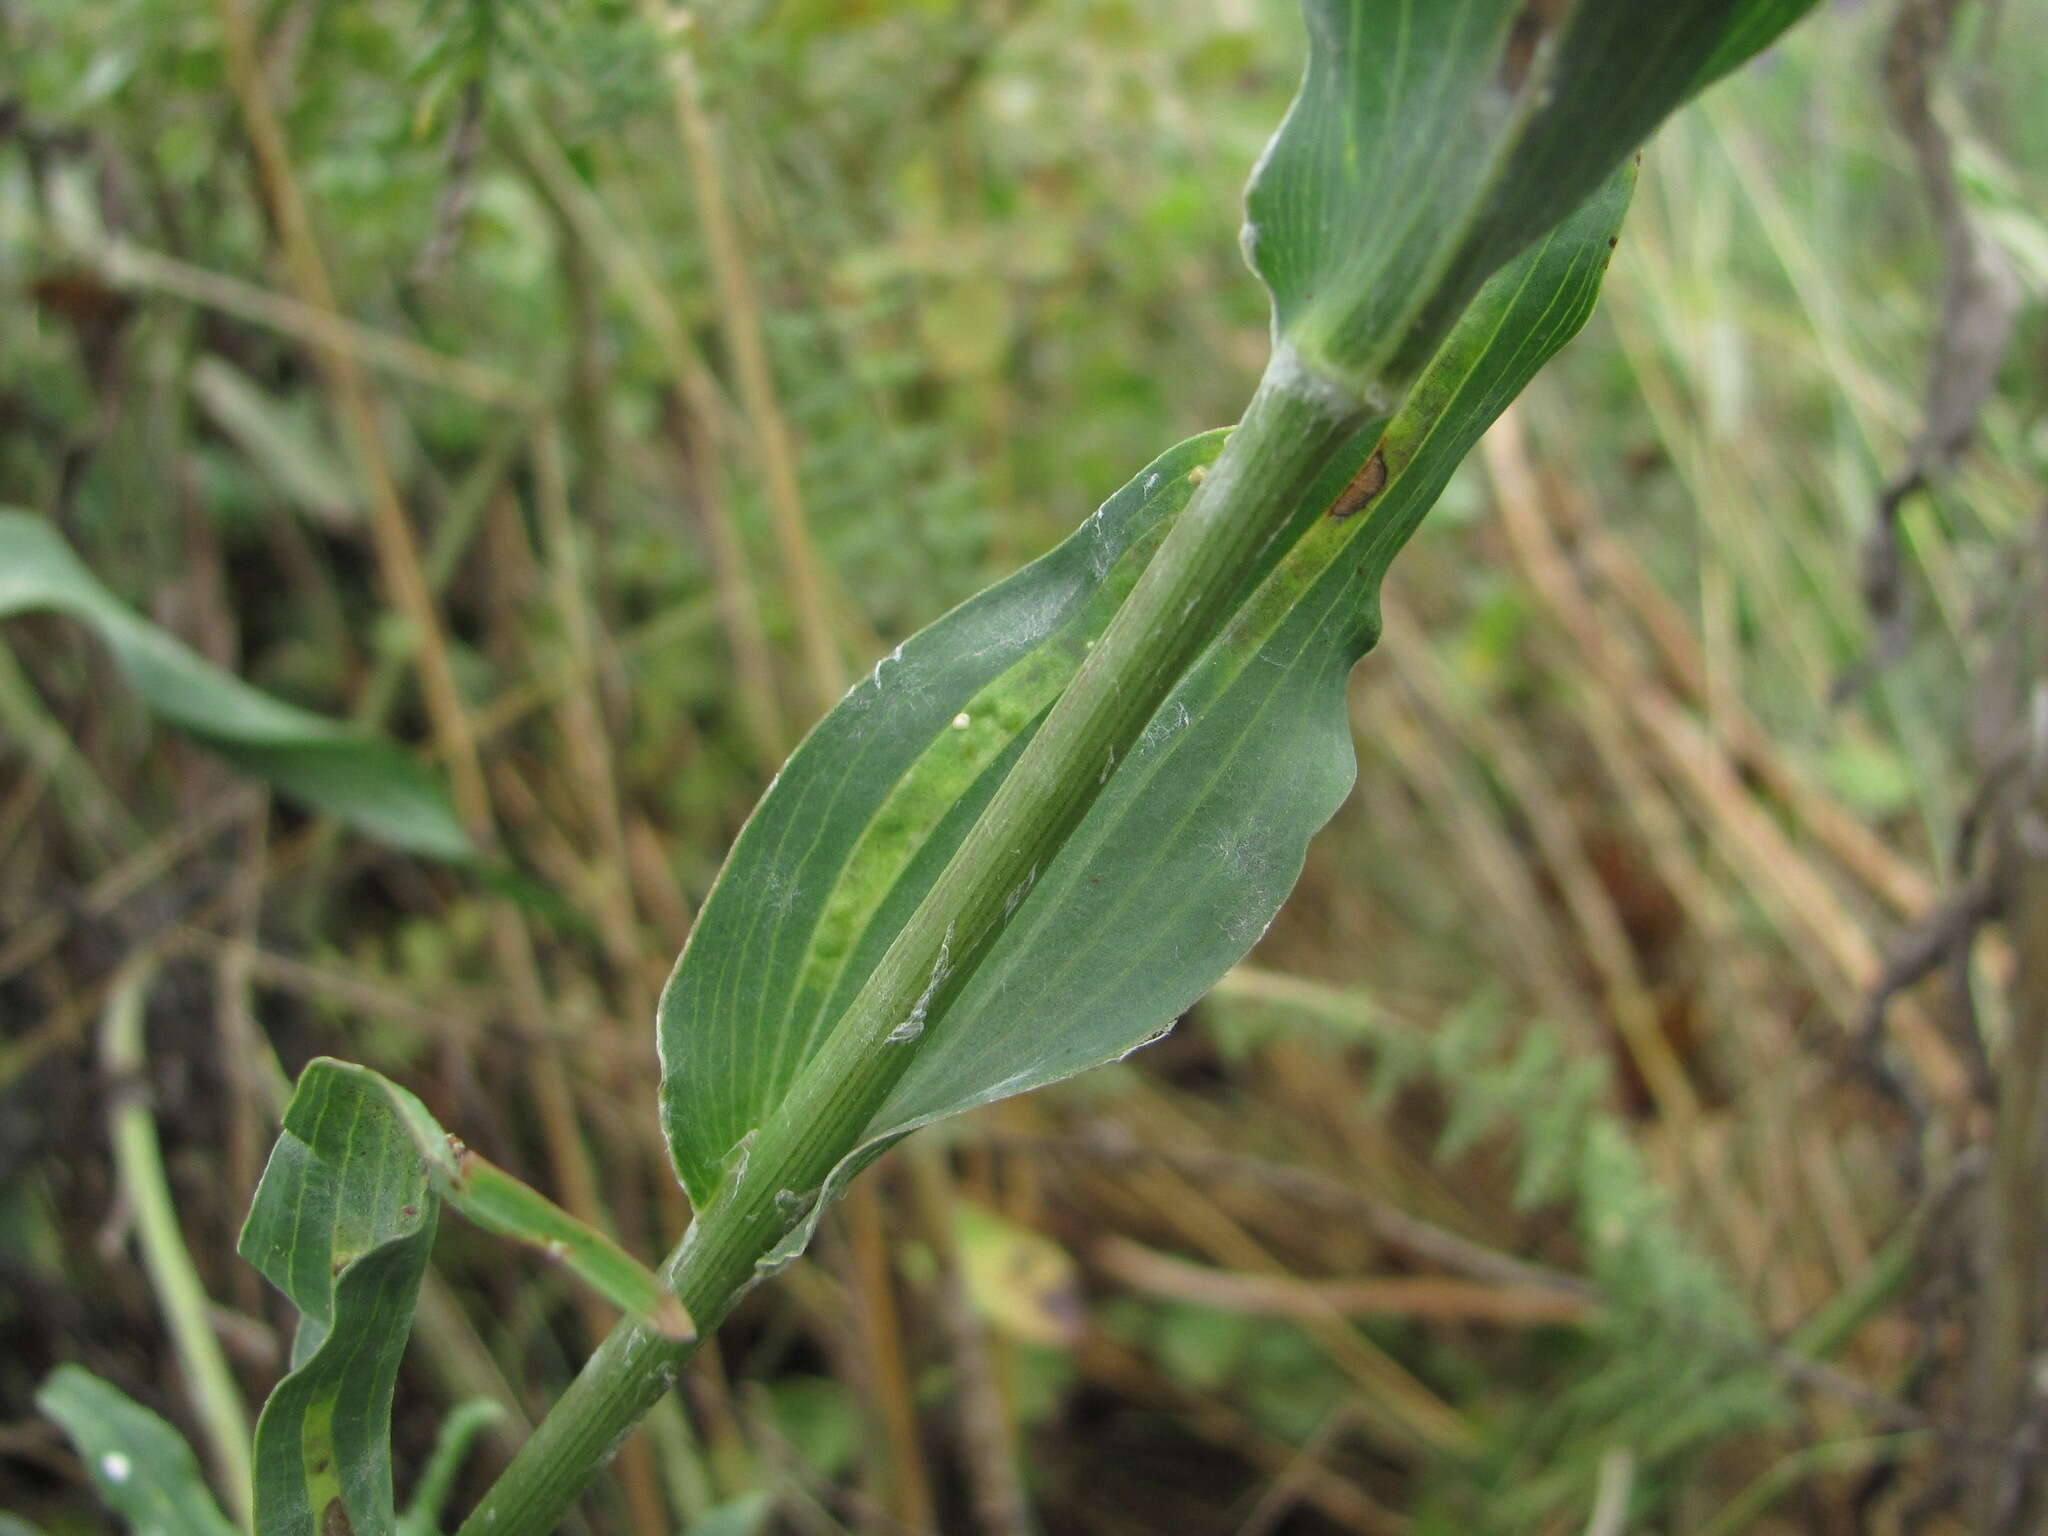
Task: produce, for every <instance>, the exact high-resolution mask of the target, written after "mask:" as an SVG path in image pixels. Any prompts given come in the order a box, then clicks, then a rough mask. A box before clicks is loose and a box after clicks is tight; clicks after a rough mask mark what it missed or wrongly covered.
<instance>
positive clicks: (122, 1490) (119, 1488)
mask: <svg viewBox="0 0 2048 1536" xmlns="http://www.w3.org/2000/svg"><path fill="white" fill-rule="evenodd" d="M36 1406H37V1407H38V1408H40V1409H41V1410H42V1411H43V1412H44V1413H46V1414H48V1415H49V1416H50V1417H51V1418H53V1419H55V1420H56V1421H57V1422H58V1423H59V1424H61V1425H63V1426H64V1432H65V1433H66V1434H67V1435H69V1436H70V1437H71V1443H72V1444H73V1445H74V1446H76V1447H77V1448H78V1454H79V1456H80V1458H81V1459H82V1460H83V1461H84V1462H85V1465H86V1470H87V1471H89V1472H90V1473H91V1474H92V1480H93V1484H94V1486H96V1487H97V1488H98V1489H99V1491H100V1497H101V1498H103V1499H105V1500H106V1501H107V1506H108V1507H109V1508H110V1509H112V1510H113V1511H114V1512H115V1513H116V1514H118V1515H120V1516H121V1518H122V1519H123V1520H126V1521H127V1522H128V1524H129V1526H130V1528H131V1529H133V1530H135V1531H137V1532H147V1533H150V1536H234V1530H235V1528H234V1526H233V1525H232V1524H231V1523H230V1522H229V1521H228V1518H227V1516H225V1515H223V1514H222V1513H221V1512H220V1506H219V1505H218V1504H216V1503H214V1501H213V1495H212V1494H211V1493H209V1492H208V1491H207V1487H206V1482H205V1479H203V1478H202V1477H201V1476H200V1475H199V1463H198V1461H197V1460H196V1459H195V1458H194V1457H193V1455H192V1448H191V1447H190V1446H189V1445H187V1444H186V1443H185V1437H184V1436H183V1435H181V1434H179V1433H178V1432H177V1431H176V1430H175V1429H173V1428H171V1426H170V1425H168V1424H166V1423H165V1422H164V1421H163V1420H162V1419H161V1418H159V1417H157V1415H155V1414H154V1413H151V1412H150V1411H149V1410H148V1409H147V1408H145V1407H143V1406H142V1405H141V1404H140V1403H138V1402H136V1401H135V1400H134V1399H133V1398H131V1397H129V1396H128V1395H127V1394H126V1393H125V1392H123V1391H121V1389H120V1388H118V1387H116V1386H113V1385H112V1384H111V1383H108V1382H105V1381H102V1380H100V1378H99V1377H97V1376H95V1375H93V1374H92V1372H90V1371H86V1370H81V1369H80V1368H79V1367H77V1366H75V1365H60V1366H58V1367H57V1369H56V1370H55V1371H53V1372H52V1373H51V1375H50V1379H49V1380H48V1381H46V1382H44V1383H43V1389H42V1390H41V1391H40V1392H38V1393H37V1394H36Z"/></svg>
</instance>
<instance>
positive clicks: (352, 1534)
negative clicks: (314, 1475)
mask: <svg viewBox="0 0 2048 1536" xmlns="http://www.w3.org/2000/svg"><path fill="white" fill-rule="evenodd" d="M320 1536H356V1528H355V1527H354V1526H353V1525H351V1524H350V1523H349V1518H348V1510H347V1509H345V1508H344V1507H343V1506H342V1502H341V1500H340V1499H329V1500H328V1501H327V1507H326V1508H325V1509H323V1510H321V1511H320Z"/></svg>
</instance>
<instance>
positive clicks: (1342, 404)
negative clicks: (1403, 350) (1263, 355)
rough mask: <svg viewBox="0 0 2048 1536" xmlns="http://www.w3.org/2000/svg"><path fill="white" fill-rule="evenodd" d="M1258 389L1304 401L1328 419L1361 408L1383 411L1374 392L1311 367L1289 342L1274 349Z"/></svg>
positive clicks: (1283, 342) (1346, 414) (1345, 414)
mask: <svg viewBox="0 0 2048 1536" xmlns="http://www.w3.org/2000/svg"><path fill="white" fill-rule="evenodd" d="M1261 387H1262V388H1271V389H1274V390H1277V391H1278V392H1279V393H1281V394H1283V395H1288V396H1291V397H1292V398H1294V399H1296V400H1302V401H1305V402H1307V403H1308V404H1309V405H1312V406H1314V407H1315V408H1316V409H1317V410H1319V411H1322V412H1323V413H1325V414H1326V415H1329V416H1339V417H1341V416H1348V415H1350V414H1351V413H1352V412H1353V411H1355V410H1357V409H1358V407H1359V406H1360V405H1361V404H1364V405H1366V406H1368V407H1370V408H1372V409H1374V410H1381V409H1383V408H1384V407H1383V405H1382V403H1381V402H1380V401H1379V400H1378V399H1377V398H1376V394H1377V392H1376V391H1374V390H1372V389H1369V388H1367V387H1365V386H1363V385H1356V384H1352V383H1349V382H1347V381H1345V380H1342V379H1337V378H1333V377H1332V376H1331V375H1329V374H1328V373H1325V372H1323V371H1322V370H1321V369H1319V368H1315V367H1312V366H1311V365H1310V364H1309V363H1308V362H1307V360H1306V359H1304V358H1303V357H1302V355H1301V354H1300V353H1299V352H1297V351H1296V350H1295V349H1294V344H1293V343H1292V342H1290V341H1282V342H1280V343H1278V344H1277V345H1276V346H1275V347H1274V348H1273V360H1272V361H1271V362H1269V363H1268V364H1266V379H1265V383H1264V384H1263V385H1262V386H1261Z"/></svg>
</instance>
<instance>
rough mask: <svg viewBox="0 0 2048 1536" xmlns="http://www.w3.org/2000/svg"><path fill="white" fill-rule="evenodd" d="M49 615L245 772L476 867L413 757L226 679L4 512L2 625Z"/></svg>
mask: <svg viewBox="0 0 2048 1536" xmlns="http://www.w3.org/2000/svg"><path fill="white" fill-rule="evenodd" d="M39 610H40V611H49V612H56V613H63V614H67V615H69V616H70V617H72V618H75V619H79V620H81V621H83V622H84V623H86V624H89V625H90V626H91V627H92V628H93V630H94V631H95V632H96V633H97V634H98V635H99V637H100V639H101V640H102V641H104V642H105V643H106V645H107V648H108V649H109V650H111V651H112V652H113V653H114V660H115V661H116V662H117V663H118V664H119V665H120V668H121V671H122V672H123V673H124V674H125V675H126V676H127V678H128V681H129V683H130V684H132V685H133V687H134V688H135V691H136V692H137V693H139V694H141V695H142V698H143V701H144V702H145V703H147V704H148V705H149V707H150V708H151V709H152V710H154V711H155V712H156V713H157V714H158V715H159V716H161V717H162V718H163V720H164V721H165V722H166V723H167V724H169V725H171V726H173V727H175V728H176V729H178V730H180V731H183V732H184V733H185V734H186V735H188V736H190V737H192V738H193V739H194V740H195V741H198V742H200V743H202V744H203V745H205V746H206V747H208V748H210V749H211V750H213V751H214V752H217V753H219V754H220V755H221V756H222V757H223V758H225V759H227V761H228V762H229V763H231V764H233V765H234V766H235V767H236V768H237V769H239V770H241V771H242V772H244V773H247V774H249V775H251V776H252V777H255V778H259V779H262V780H263V781H264V782H266V783H268V784H271V785H274V786H275V787H276V788H277V789H278V790H279V791H281V792H282V793H284V794H286V795H289V796H291V797H292V798H293V799H296V800H299V801H301V802H303V803H304V804H306V805H308V806H311V807H313V808H314V809H316V810H321V811H327V812H330V813H332V814H333V815H336V816H339V817H341V818H342V819H343V820H345V821H348V822H350V823H352V824H353V825H355V826H356V827H358V828H360V829H361V830H362V831H364V832H366V833H368V834H369V835H370V836H372V837H376V838H379V839H381V840H383V841H384V842H387V843H391V844H393V845H394V846H396V847H400V848H406V849H410V850H412V851H413V852H415V853H423V854H427V855H429V856H431V857H433V858H440V859H466V858H468V857H469V856H470V855H471V853H472V851H473V850H472V849H471V847H470V843H469V839H468V837H467V836H466V835H465V834H464V832H463V830H462V825H461V823H460V822H458V821H457V820H456V818H455V813H454V811H453V810H452V809H451V808H450V807H449V804H448V798H447V795H446V793H445V792H444V790H443V789H442V787H441V784H440V781H439V780H438V779H437V778H436V777H435V776H434V775H433V774H431V773H429V772H427V771H426V770H425V769H423V768H421V767H420V766H419V764H417V763H416V762H414V761H413V760H412V759H411V758H410V757H408V756H407V755H406V754H405V753H403V752H401V751H399V750H398V749H397V748H396V747H393V746H392V745H390V744H389V743H388V742H384V741H380V740H378V739H377V738H375V737H373V736H368V735H365V734H364V733H363V732H361V731H357V730H354V729H351V728H350V727H348V726H345V725H342V724H340V723H339V722H337V721H334V720H329V719H327V718H326V717H325V716H323V715H316V714H312V713H310V712H309V711H307V710H303V709H298V708H295V707H294V706H292V705H290V704H286V703H284V702H282V701H281V700H278V699H274V698H272V697H271V696H270V695H269V694H266V693H262V692H260V691H258V690H257V689H255V688H251V687H250V686H249V685H248V684H247V683H244V682H242V681H241V680H240V679H239V678H236V677H233V676H230V675H229V674H228V673H226V672H223V671H221V670H220V669H219V668H218V667H215V666H214V665H213V664H212V663H210V662H208V661H206V660H205V659H204V658H202V657H200V656H199V655H197V654H196V653H194V652H193V651H192V650H191V649H189V648H188V647H187V646H185V645H183V644H182V643H180V642H179V641H178V640H176V639H174V638H173V637H172V636H170V635H167V634H165V633H164V632H163V631H162V630H161V629H158V628H157V627H156V626H155V625H153V624H150V623H147V622H146V621H144V620H143V619H141V618H139V617H137V616H136V614H134V613H133V612H131V611H130V610H129V609H128V608H127V607H126V606H125V605H124V604H122V603H121V602H120V600H119V599H117V598H116V597H115V596H114V595H113V593H111V592H109V591H108V590H107V589H106V587H105V586H103V585H102V584H101V583H100V581H99V578H97V577H96V576H94V575H93V574H92V572H91V571H89V570H87V569H86V567H85V565H84V563H83V562H82V561H80V560H79V558H78V556H77V555H76V554H74V553H73V552H72V550H71V547H70V546H69V545H68V544H66V543H65V542H64V540H63V538H62V537H61V536H60V535H59V534H58V532H57V530H56V529H55V528H54V527H53V526H51V524H50V523H49V522H48V521H47V520H45V519H43V518H40V517H36V516H34V515H32V514H30V513H27V512H12V511H6V510H0V619H4V618H7V617H9V616H10V615H13V614H17V613H25V612H31V611H39Z"/></svg>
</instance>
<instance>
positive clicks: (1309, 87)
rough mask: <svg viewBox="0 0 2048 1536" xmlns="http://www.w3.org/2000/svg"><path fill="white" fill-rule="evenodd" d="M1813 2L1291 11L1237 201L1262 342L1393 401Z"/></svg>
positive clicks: (1571, 1)
mask: <svg viewBox="0 0 2048 1536" xmlns="http://www.w3.org/2000/svg"><path fill="white" fill-rule="evenodd" d="M1812 4H1813V0H1656V3H1654V4H1646V3H1644V0H1303V5H1302V11H1303V15H1304V18H1305V19H1306V21H1307V23H1308V31H1309V52H1308V65H1307V69H1306V72H1305V74H1304V76H1303V79H1302V85H1301V89H1300V92H1299V93H1298V94H1297V95H1296V97H1295V100H1294V104H1293V106H1292V107H1291V108H1290V109H1289V111H1288V114H1287V118H1286V120H1285V121H1284V122H1283V123H1282V124H1281V126H1280V131H1279V132H1278V133H1277V134H1276V135H1275V136H1274V138H1273V140H1272V142H1271V143H1270V144H1269V145H1268V146H1267V149H1266V153H1265V155H1264V156H1263V157H1262V158H1261V160H1260V162H1259V166H1258V169H1257V170H1256V171H1255V172H1254V173H1253V176H1252V182H1251V186H1250V188H1249V189H1248V191H1247V193H1246V197H1245V225H1244V236H1243V240H1244V249H1245V256H1246V259H1247V260H1249V261H1250V262H1251V264H1252V266H1253V268H1254V269H1255V270H1256V271H1257V272H1258V274H1259V276H1260V277H1261V278H1262V279H1263V280H1264V281H1265V284H1266V286H1267V288H1268V289H1269V290H1270V291H1271V293H1272V296H1273V313H1274V335H1275V340H1276V343H1277V344H1278V347H1279V348H1280V349H1281V350H1282V351H1286V350H1289V349H1291V351H1292V353H1293V355H1294V356H1295V357H1297V358H1298V359H1299V360H1300V361H1301V362H1302V364H1303V365H1304V366H1305V368H1306V369H1307V371H1308V372H1309V373H1311V374H1312V375H1313V376H1315V377H1316V378H1318V379H1321V380H1325V381H1327V382H1329V383H1331V384H1341V385H1344V386H1346V387H1349V388H1351V389H1353V390H1355V391H1356V392H1357V393H1358V394H1360V395H1362V396H1364V397H1365V398H1367V399H1378V400H1387V401H1389V402H1392V401H1394V400H1397V399H1398V398H1399V395H1400V392H1401V391H1402V390H1403V389H1404V388H1405V387H1406V385H1407V382H1408V380H1409V379H1411V378H1412V377H1413V376H1414V373H1415V370H1416V368H1418V367H1419V366H1421V365H1422V364H1423V363H1425V362H1426V361H1427V360H1428V358H1429V356H1430V355H1431V353H1432V352H1433V351H1434V350H1435V346H1436V343H1437V341H1438V340H1439V339H1440V338H1441V337H1442V336H1443V335H1444V334H1445V332H1446V331H1447V329H1448V328H1449V327H1450V325H1451V324H1452V322H1453V321H1455V320H1456V318H1457V317H1458V315H1459V314H1460V313H1461V311H1462V310H1463V309H1464V307H1465V304H1466V301H1467V300H1468V299H1470V297H1471V296H1472V294H1473V292H1474V291H1475V290H1476V289H1477V288H1478V287H1479V285H1480V284H1481V283H1482V282H1484V281H1485V280H1486V279H1487V277H1488V276H1489V275H1490V274H1491V273H1493V272H1494V271H1495V270H1496V269H1497V268H1498V267H1499V266H1500V265H1501V263H1502V262H1504V261H1505V260H1507V259H1508V258H1510V257H1512V256H1513V255H1514V254H1515V253H1516V252H1518V251H1520V250H1521V249H1522V248H1523V247H1524V246H1525V245H1526V244H1527V243H1528V242H1529V241H1530V240H1531V239H1533V238H1534V237H1536V236H1537V235H1539V234H1541V233H1543V232H1544V231H1545V230H1547V229H1549V228H1550V227H1551V226H1553V225H1554V224H1556V223H1557V221H1558V220H1559V219H1561V218H1563V217H1564V216H1565V215H1566V214H1567V213H1569V212H1570V211H1571V210H1572V209H1573V208H1574V207H1576V206H1577V205H1578V204H1579V203H1580V201H1581V200H1582V199H1584V198H1586V197H1587V196H1589V195H1590V194H1591V193H1592V192H1593V190H1594V189H1595V188H1596V187H1597V186H1599V185H1600V183H1601V182H1602V181H1604V180H1605V179H1606V178H1607V177H1608V176H1609V175H1610V174H1612V172H1613V171H1614V169H1615V167H1616V166H1617V165H1619V164H1620V163H1621V162H1622V160H1623V159H1625V158H1626V157H1627V156H1628V155H1629V154H1630V153H1631V152H1632V151H1633V150H1634V149H1635V148H1636V146H1637V145H1638V144H1639V143H1641V142H1642V140H1643V138H1644V137H1645V136H1646V135H1647V134H1648V133H1649V132H1650V131H1651V130H1652V129H1654V128H1655V127H1656V126H1657V124H1658V123H1659V122H1661V121H1662V120H1663V118H1664V117H1665V115H1666V114H1667V113H1669V112H1670V111H1671V110H1672V109H1673V108H1674V107H1676V106H1678V105H1679V104H1680V103H1681V102H1683V101H1684V100H1685V99H1686V98H1687V97H1689V96H1691V95H1692V94H1693V93H1694V92H1696V91H1698V90H1699V89H1701V88H1702V87H1703V86H1705V85H1707V84H1708V83H1710V82H1711V81H1712V80H1714V79H1716V78H1717V77H1718V76H1720V75H1721V74H1724V73H1726V72H1727V71H1728V70H1729V69H1731V68H1733V67H1734V66H1735V65H1736V64H1739V63H1740V62H1741V61H1742V60H1743V59H1745V58H1747V57H1749V56H1750V55H1751V54H1753V53H1755V52H1756V51H1757V50H1758V49H1760V48H1762V47H1764V46H1765V45H1766V44H1767V43H1769V42H1770V41H1771V39H1772V38H1774V37H1776V36H1777V35H1778V34H1779V33H1780V32H1782V31H1783V30H1784V29H1785V28H1786V27H1787V26H1789V25H1791V23H1792V22H1793V21H1795V20H1797V19H1798V17H1799V16H1800V15H1801V14H1803V13H1804V12H1805V11H1806V10H1807V9H1808V8H1809V7H1810V6H1811V5H1812Z"/></svg>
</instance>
